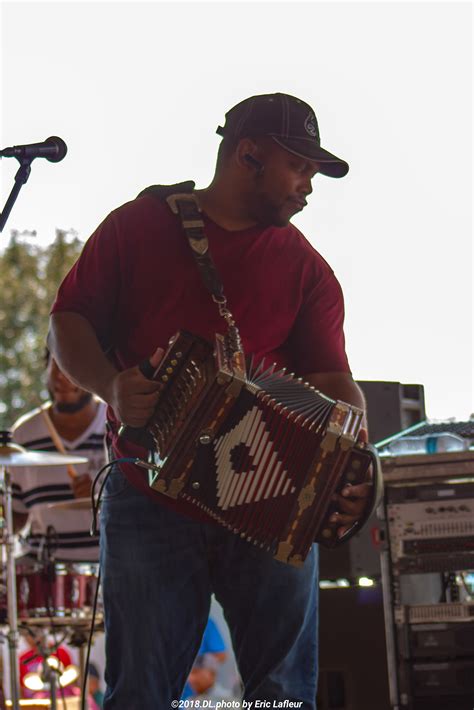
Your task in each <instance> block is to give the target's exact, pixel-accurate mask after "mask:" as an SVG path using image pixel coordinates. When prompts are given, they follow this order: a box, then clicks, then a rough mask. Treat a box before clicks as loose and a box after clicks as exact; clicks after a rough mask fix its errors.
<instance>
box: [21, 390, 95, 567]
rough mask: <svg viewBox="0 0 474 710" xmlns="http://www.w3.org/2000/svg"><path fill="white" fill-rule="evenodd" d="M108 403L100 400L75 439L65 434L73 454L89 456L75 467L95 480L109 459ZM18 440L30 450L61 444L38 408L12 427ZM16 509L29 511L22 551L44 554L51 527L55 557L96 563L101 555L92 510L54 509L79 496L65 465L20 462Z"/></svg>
mask: <svg viewBox="0 0 474 710" xmlns="http://www.w3.org/2000/svg"><path fill="white" fill-rule="evenodd" d="M105 412H106V405H105V404H104V403H103V402H98V407H97V412H96V415H95V417H94V419H93V421H92V422H91V423H90V425H89V426H88V427H87V429H86V430H85V431H84V432H83V433H82V434H81V436H80V437H79V438H78V439H76V440H75V441H67V440H66V439H62V442H63V444H64V448H65V450H66V452H67V453H68V454H77V455H78V456H84V457H86V458H87V459H88V462H87V463H85V464H77V465H75V466H74V468H75V469H76V471H77V473H78V474H83V473H88V474H89V476H90V477H91V479H92V480H94V477H95V475H96V473H97V472H98V470H99V469H100V468H101V467H102V466H103V465H104V463H105V448H104V432H105ZM13 440H14V441H15V442H16V443H17V444H21V446H23V447H25V448H26V449H33V450H35V451H52V452H53V451H54V452H56V451H57V449H56V447H55V445H54V443H53V441H52V439H51V437H50V434H49V430H48V428H47V425H46V423H45V421H44V418H43V415H42V414H41V412H40V410H39V409H35V410H33V411H32V412H30V413H28V414H25V415H24V416H23V417H21V418H20V419H19V420H18V421H17V422H16V423H15V425H14V427H13ZM12 479H13V486H12V487H13V510H14V512H15V513H28V526H27V533H26V535H25V536H22V537H21V539H20V544H21V551H22V554H29V555H34V556H41V552H42V548H43V545H44V542H45V538H44V536H45V534H46V531H47V529H48V527H49V526H52V527H53V528H54V531H55V535H54V548H55V552H54V557H55V559H56V560H58V561H61V562H66V561H83V562H95V561H97V560H98V557H99V537H98V535H96V536H94V537H91V535H90V526H91V520H92V515H91V512H90V510H70V509H63V510H61V509H54V508H50V507H49V505H50V504H51V503H57V502H60V501H67V500H73V499H74V493H73V491H72V488H71V485H70V478H69V474H68V472H67V469H66V467H65V466H52V467H47V466H39V467H36V468H35V467H26V466H25V467H19V468H14V469H12Z"/></svg>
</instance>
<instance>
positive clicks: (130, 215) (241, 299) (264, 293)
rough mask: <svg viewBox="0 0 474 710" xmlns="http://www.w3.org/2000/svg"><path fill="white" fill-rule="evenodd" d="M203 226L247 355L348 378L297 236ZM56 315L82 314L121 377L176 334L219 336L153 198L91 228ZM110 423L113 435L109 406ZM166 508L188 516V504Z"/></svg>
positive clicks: (321, 283) (319, 281) (336, 307)
mask: <svg viewBox="0 0 474 710" xmlns="http://www.w3.org/2000/svg"><path fill="white" fill-rule="evenodd" d="M204 222H205V232H206V235H207V238H208V241H209V250H210V253H211V255H212V258H213V260H214V263H215V264H216V267H217V270H218V271H219V274H220V276H221V279H222V282H223V284H224V292H225V294H226V297H227V300H228V307H229V309H230V311H231V312H232V314H233V316H234V318H235V321H236V323H237V326H238V328H239V330H240V334H241V337H242V343H243V348H244V351H245V354H246V355H250V354H253V355H254V356H255V358H256V360H257V361H258V360H261V359H262V358H265V360H266V361H267V362H268V364H271V363H273V362H276V363H277V365H279V366H282V367H284V366H286V367H288V369H289V370H290V371H292V372H296V373H297V374H299V375H304V374H309V373H313V372H349V371H350V370H349V365H348V361H347V356H346V353H345V347H344V333H343V321H344V302H343V296H342V291H341V288H340V285H339V283H338V281H337V279H336V277H335V276H334V273H333V271H332V269H331V268H330V266H329V265H328V264H327V262H326V261H325V260H324V259H323V258H322V257H321V256H320V255H319V254H318V253H317V252H316V251H315V250H314V249H313V247H312V246H311V245H310V244H309V243H308V241H307V240H306V239H305V237H304V236H303V235H302V234H301V232H299V231H298V229H296V227H294V226H293V225H288V226H287V227H267V228H263V229H262V228H261V227H252V228H250V229H245V230H239V231H232V232H229V231H227V230H225V229H223V228H222V227H219V226H218V225H217V224H215V223H214V222H212V220H210V219H209V218H208V217H207V216H206V215H204ZM59 311H73V312H76V313H79V314H81V315H82V316H84V317H85V318H86V319H87V320H88V321H89V322H90V323H91V325H92V326H93V328H94V330H95V332H96V334H97V336H98V338H99V340H100V342H101V344H102V345H103V347H104V349H106V350H108V351H109V352H110V356H111V359H112V360H113V362H114V364H115V365H116V366H117V367H118V369H120V370H123V369H125V368H128V367H132V366H134V365H137V364H138V363H139V362H141V361H142V360H143V359H145V358H146V357H149V356H150V355H151V354H152V353H153V352H154V350H155V349H156V348H157V347H158V346H161V347H165V348H166V344H167V342H168V340H169V338H170V337H171V336H172V335H173V334H174V333H175V332H176V331H178V330H180V329H183V330H187V331H189V332H191V333H194V334H195V335H199V336H201V337H203V338H206V339H207V340H209V341H211V342H213V340H214V335H215V333H216V332H223V331H224V330H225V324H224V321H223V320H222V318H221V317H220V316H219V314H218V311H217V307H216V305H215V303H214V302H213V301H212V299H211V296H210V294H209V292H208V291H207V289H206V288H205V286H204V284H203V283H202V281H201V277H200V275H199V272H198V269H197V266H196V264H195V261H194V257H193V255H192V253H191V249H190V247H189V244H188V242H187V239H186V237H185V235H184V233H183V231H182V228H181V224H180V221H179V218H178V217H177V216H175V215H174V214H173V213H172V212H171V210H170V208H169V207H168V205H167V204H166V203H165V202H160V201H158V200H157V199H156V197H154V196H152V195H145V196H143V197H140V198H139V199H136V200H133V201H132V202H129V203H127V204H125V205H123V206H122V207H119V208H118V209H116V210H115V211H113V212H112V213H111V214H110V215H109V216H108V217H107V218H106V219H105V220H104V222H103V223H102V224H101V225H100V226H99V227H98V229H97V230H96V231H95V232H94V234H93V235H92V236H91V238H90V239H89V240H88V242H87V244H86V245H85V247H84V250H83V252H82V254H81V256H80V258H79V260H78V261H77V263H76V264H75V265H74V266H73V268H72V269H71V271H70V272H69V274H68V275H67V276H66V278H65V279H64V281H63V283H62V285H61V287H60V289H59V291H58V294H57V298H56V301H55V303H54V305H53V309H52V312H53V313H54V312H59ZM109 421H110V422H111V424H112V428H113V431H114V432H115V431H116V429H117V422H116V420H115V418H114V415H113V412H112V411H111V409H110V407H109ZM113 445H114V450H115V453H116V454H117V455H118V456H130V455H132V456H133V455H139V454H140V453H142V452H140V451H139V450H138V451H137V448H136V447H135V446H134V445H132V444H130V443H129V442H126V441H124V440H120V439H118V437H117V436H116V435H114V436H113ZM123 470H124V473H125V474H126V475H127V477H128V478H129V479H130V480H131V482H132V483H133V484H134V485H136V486H138V487H139V488H141V489H142V490H144V491H146V492H148V493H150V494H151V495H153V496H154V497H155V496H156V497H158V498H159V499H160V500H162V499H164V498H166V497H165V496H162V495H161V494H158V493H156V492H155V491H152V490H151V489H149V487H148V484H147V482H146V475H144V472H143V470H142V469H138V468H137V467H136V466H133V465H129V464H125V465H123ZM166 502H167V503H168V504H170V505H171V507H173V508H175V509H179V510H182V511H185V510H187V511H188V512H189V513H190V514H192V515H193V517H195V516H194V514H193V512H192V511H189V506H188V505H187V504H184V503H181V502H180V503H176V502H175V501H172V500H171V499H169V498H166ZM199 518H202V516H201V515H199ZM206 519H207V518H206Z"/></svg>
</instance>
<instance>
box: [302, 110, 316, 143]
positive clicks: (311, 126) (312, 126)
mask: <svg viewBox="0 0 474 710" xmlns="http://www.w3.org/2000/svg"><path fill="white" fill-rule="evenodd" d="M304 127H305V131H306V133H308V134H309V135H310V136H311V138H316V136H317V134H318V129H317V128H316V116H315V115H314V113H313V112H312V111H311V112H310V113H309V114H308V116H307V118H306V121H305V122H304Z"/></svg>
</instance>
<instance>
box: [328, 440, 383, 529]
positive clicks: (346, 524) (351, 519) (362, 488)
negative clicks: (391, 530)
mask: <svg viewBox="0 0 474 710" xmlns="http://www.w3.org/2000/svg"><path fill="white" fill-rule="evenodd" d="M359 441H363V442H365V443H366V442H367V441H368V435H367V430H366V429H361V430H360V432H359ZM368 477H369V480H368V482H367V483H360V484H358V485H351V484H350V483H349V484H348V485H346V486H344V488H343V489H342V491H341V494H340V495H339V494H336V495H335V496H334V500H335V501H336V503H337V507H338V511H337V512H335V513H333V514H332V515H331V518H330V521H331V522H332V523H334V524H335V525H337V535H338V537H342V535H344V533H346V532H347V531H348V530H349V528H351V527H352V526H353V525H354V523H356V522H357V521H358V520H360V519H361V518H362V516H363V515H364V513H365V511H366V509H367V508H368V507H369V506H370V503H371V500H372V483H371V481H372V478H373V470H372V467H370V469H369V471H368Z"/></svg>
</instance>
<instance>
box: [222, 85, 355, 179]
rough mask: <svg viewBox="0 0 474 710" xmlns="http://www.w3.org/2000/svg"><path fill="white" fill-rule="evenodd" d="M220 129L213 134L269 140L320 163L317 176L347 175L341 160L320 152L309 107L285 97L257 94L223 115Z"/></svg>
mask: <svg viewBox="0 0 474 710" xmlns="http://www.w3.org/2000/svg"><path fill="white" fill-rule="evenodd" d="M225 119H226V120H225V124H224V126H219V127H218V128H217V130H216V133H218V134H219V135H221V136H229V137H231V138H234V139H237V140H238V139H240V138H246V137H255V138H256V137H257V136H271V137H272V138H273V140H274V141H275V142H276V143H278V144H279V145H281V147H282V148H285V150H289V151H290V153H295V155H299V156H300V157H302V158H307V159H308V160H316V161H317V162H318V163H321V169H320V172H321V173H322V174H323V175H329V177H336V178H340V177H344V175H346V174H347V172H348V171H349V165H348V164H347V163H346V162H345V160H341V158H338V157H337V156H335V155H333V154H332V153H329V151H327V150H324V148H321V139H320V137H319V128H318V122H317V120H316V115H315V113H314V111H313V109H312V108H311V106H309V104H307V103H305V102H304V101H301V99H297V98H296V97H295V96H290V95H289V94H279V93H278V94H261V95H259V96H251V97H250V98H248V99H244V101H241V102H240V103H238V104H236V106H234V107H233V108H231V109H230V111H228V112H227V113H226V115H225Z"/></svg>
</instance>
